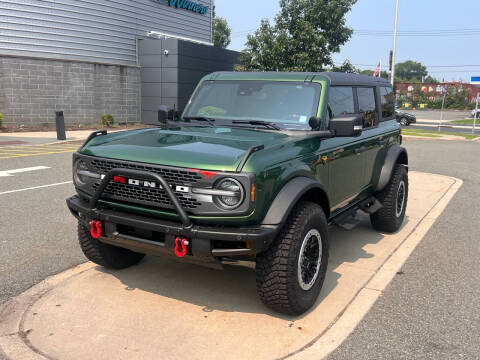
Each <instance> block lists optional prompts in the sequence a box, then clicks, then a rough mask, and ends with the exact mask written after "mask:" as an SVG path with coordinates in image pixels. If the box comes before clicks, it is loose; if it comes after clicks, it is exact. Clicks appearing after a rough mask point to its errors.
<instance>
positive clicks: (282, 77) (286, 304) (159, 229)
mask: <svg viewBox="0 0 480 360" xmlns="http://www.w3.org/2000/svg"><path fill="white" fill-rule="evenodd" d="M158 120H159V123H158V127H154V128H148V129H142V130H132V131H123V132H117V133H112V134H107V133H106V132H105V131H99V132H95V133H93V134H92V135H91V136H90V137H89V139H87V141H86V142H85V144H84V145H83V146H82V147H81V148H80V149H79V150H78V152H76V153H75V154H74V156H73V179H74V183H75V187H76V190H77V195H75V196H73V197H71V198H69V199H68V200H67V204H68V207H69V209H70V211H71V212H72V214H73V215H74V216H75V217H76V218H77V219H78V238H79V242H80V246H81V248H82V250H83V252H84V253H85V255H86V257H87V258H88V259H90V260H91V261H93V262H95V263H97V264H99V265H102V266H105V267H108V268H114V269H122V268H126V267H129V266H131V265H134V264H137V263H138V262H139V261H140V260H141V259H142V258H143V257H144V256H145V254H149V255H160V256H167V257H172V258H176V259H178V260H179V261H185V262H191V263H197V264H203V265H207V266H210V267H215V268H221V267H222V262H225V261H232V260H233V261H235V260H243V261H254V262H255V263H256V278H257V288H258V294H259V296H260V298H261V300H262V301H263V302H264V303H265V304H266V305H267V306H269V307H270V308H272V309H274V310H276V311H279V312H281V313H284V314H290V315H297V314H301V313H303V312H305V311H307V310H308V309H309V308H311V307H312V306H313V305H314V304H315V302H316V300H317V297H318V295H319V293H320V289H321V287H322V284H323V281H324V279H325V273H326V269H327V264H328V252H329V243H328V227H329V226H330V225H333V224H336V225H339V226H343V227H346V228H352V227H353V225H354V224H355V217H354V215H355V214H356V212H357V211H363V212H366V213H368V214H369V215H370V219H371V223H372V226H373V227H374V228H375V229H377V230H379V231H382V232H394V231H397V230H398V229H399V227H400V226H401V224H402V222H403V219H404V216H405V208H406V206H407V198H408V168H407V167H408V157H407V152H406V150H405V149H404V148H403V147H401V143H402V137H401V135H400V129H399V125H398V123H397V122H396V120H395V108H394V95H393V92H392V88H391V86H390V84H389V83H388V82H387V81H386V80H383V79H378V78H373V77H367V76H362V75H353V74H343V73H238V72H219V73H213V74H210V75H208V76H206V77H205V78H203V79H202V80H201V81H200V83H199V85H198V87H197V88H196V90H195V92H194V93H193V95H192V98H191V99H190V101H189V102H188V104H187V106H186V108H185V110H184V111H183V113H182V114H179V113H177V112H175V111H173V110H171V109H169V108H168V107H167V106H162V107H161V109H160V111H159V112H158ZM192 271H193V270H192Z"/></svg>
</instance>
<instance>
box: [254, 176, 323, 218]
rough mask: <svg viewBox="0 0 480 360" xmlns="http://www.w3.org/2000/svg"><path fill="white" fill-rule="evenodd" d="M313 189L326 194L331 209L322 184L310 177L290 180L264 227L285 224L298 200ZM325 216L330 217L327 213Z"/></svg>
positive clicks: (269, 212) (274, 204)
mask: <svg viewBox="0 0 480 360" xmlns="http://www.w3.org/2000/svg"><path fill="white" fill-rule="evenodd" d="M312 189H319V190H321V191H322V192H323V193H324V194H325V197H326V200H327V202H328V204H327V206H328V207H329V206H330V205H329V204H330V202H329V200H328V195H327V192H326V191H325V188H324V187H323V186H322V184H320V183H319V182H318V181H315V180H313V179H310V178H308V177H296V178H294V179H292V180H290V181H289V182H288V183H287V184H286V185H285V186H284V187H283V188H282V189H281V190H280V192H279V193H278V194H277V196H276V197H275V199H274V200H273V202H272V204H271V205H270V208H269V209H268V212H267V215H266V216H265V218H264V219H263V222H262V225H278V224H283V223H284V222H285V221H286V220H287V217H288V215H289V214H290V212H291V211H292V209H293V207H294V206H295V204H296V203H297V202H298V200H299V199H300V198H301V197H302V196H303V195H304V194H305V193H306V192H307V191H309V190H312ZM325 215H326V216H327V217H328V214H327V213H326V214H325Z"/></svg>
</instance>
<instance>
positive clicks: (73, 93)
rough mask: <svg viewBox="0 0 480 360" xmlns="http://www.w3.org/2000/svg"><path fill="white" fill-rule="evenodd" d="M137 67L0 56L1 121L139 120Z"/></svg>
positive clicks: (24, 122) (29, 123)
mask: <svg viewBox="0 0 480 360" xmlns="http://www.w3.org/2000/svg"><path fill="white" fill-rule="evenodd" d="M140 87H141V85H140V69H139V68H137V67H132V66H118V65H101V64H91V63H83V62H70V61H58V60H42V59H32V58H21V57H2V56H0V112H1V113H3V115H4V117H3V124H4V126H9V125H10V126H12V125H25V126H32V125H33V126H38V125H47V124H54V123H55V111H59V110H63V111H64V115H65V121H66V123H67V124H68V125H77V124H82V125H83V124H94V123H98V122H99V121H100V117H101V116H102V115H104V114H112V115H113V116H114V118H115V121H116V122H117V123H119V122H126V121H128V122H130V123H131V122H140Z"/></svg>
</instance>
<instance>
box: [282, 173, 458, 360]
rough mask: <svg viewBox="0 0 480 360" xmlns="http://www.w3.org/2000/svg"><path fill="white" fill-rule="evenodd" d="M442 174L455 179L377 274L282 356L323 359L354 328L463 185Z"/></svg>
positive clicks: (303, 359)
mask: <svg viewBox="0 0 480 360" xmlns="http://www.w3.org/2000/svg"><path fill="white" fill-rule="evenodd" d="M445 177H446V178H450V179H453V180H455V182H454V183H453V184H452V185H451V186H450V188H449V189H448V191H447V192H446V193H445V194H444V195H443V197H442V198H441V199H440V200H439V201H438V202H437V203H436V205H435V206H434V207H433V208H432V209H431V210H430V211H429V212H428V213H427V214H426V215H425V216H424V217H423V219H422V220H421V221H420V223H419V224H418V225H417V226H416V227H415V228H414V229H413V230H412V232H411V233H410V235H409V236H408V237H407V238H406V239H405V241H404V242H403V243H402V244H401V245H400V246H398V247H397V249H395V251H394V252H393V254H391V255H390V257H389V258H388V259H387V260H386V261H385V262H384V264H383V265H382V267H381V268H380V269H379V270H378V271H377V273H376V274H375V275H374V276H373V277H372V278H371V279H370V280H369V281H368V282H367V283H366V284H365V285H364V286H363V288H362V289H361V290H360V291H359V292H358V294H357V295H356V297H355V298H354V299H353V300H352V301H351V302H350V303H349V304H348V305H347V307H346V308H345V310H344V312H343V313H342V314H341V316H340V317H339V318H338V319H337V321H336V322H334V323H332V324H331V325H330V326H329V327H328V329H327V330H326V331H325V332H324V333H322V334H320V335H319V336H318V337H317V338H316V339H315V340H314V342H312V343H311V344H308V345H307V346H306V347H305V348H303V349H300V350H299V351H298V352H297V353H295V354H291V355H289V356H287V357H286V358H289V359H302V360H305V359H315V360H318V359H323V358H325V357H327V356H328V355H329V354H330V353H332V352H333V351H334V350H335V349H336V348H338V347H339V346H340V345H341V344H342V343H343V342H344V341H345V340H346V338H347V337H348V336H349V335H350V334H351V333H352V332H353V330H355V328H356V327H357V325H358V324H359V323H360V321H361V320H362V319H363V318H364V316H365V315H366V314H367V313H368V311H369V310H370V309H371V307H372V306H373V305H374V304H375V302H376V301H377V299H378V298H379V297H381V296H382V294H383V292H384V291H385V289H386V288H387V286H388V284H390V282H391V281H392V280H393V278H394V277H395V275H396V274H397V272H398V271H399V270H400V269H401V268H402V266H403V264H404V263H405V262H406V261H407V259H408V258H409V256H410V255H411V253H412V252H413V250H415V248H416V247H417V245H418V244H419V243H420V241H421V240H422V239H423V237H424V236H425V235H426V233H427V232H428V230H429V229H430V228H431V226H432V225H433V223H434V222H435V221H436V219H437V218H438V217H439V216H440V215H441V213H442V212H443V211H444V210H445V208H446V207H447V205H448V203H449V202H450V200H451V199H452V198H453V196H454V195H455V194H456V193H457V191H458V190H459V189H460V187H461V186H462V184H463V181H462V180H460V179H457V178H452V177H448V176H445Z"/></svg>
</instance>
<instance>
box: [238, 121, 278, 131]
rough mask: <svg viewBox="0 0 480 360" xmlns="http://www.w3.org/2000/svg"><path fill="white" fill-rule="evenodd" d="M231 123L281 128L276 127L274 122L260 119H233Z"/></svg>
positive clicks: (274, 128)
mask: <svg viewBox="0 0 480 360" xmlns="http://www.w3.org/2000/svg"><path fill="white" fill-rule="evenodd" d="M232 124H249V125H261V126H265V127H266V128H269V129H273V130H282V129H281V128H280V127H278V126H277V125H275V124H274V123H271V122H268V121H262V120H233V121H232Z"/></svg>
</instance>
